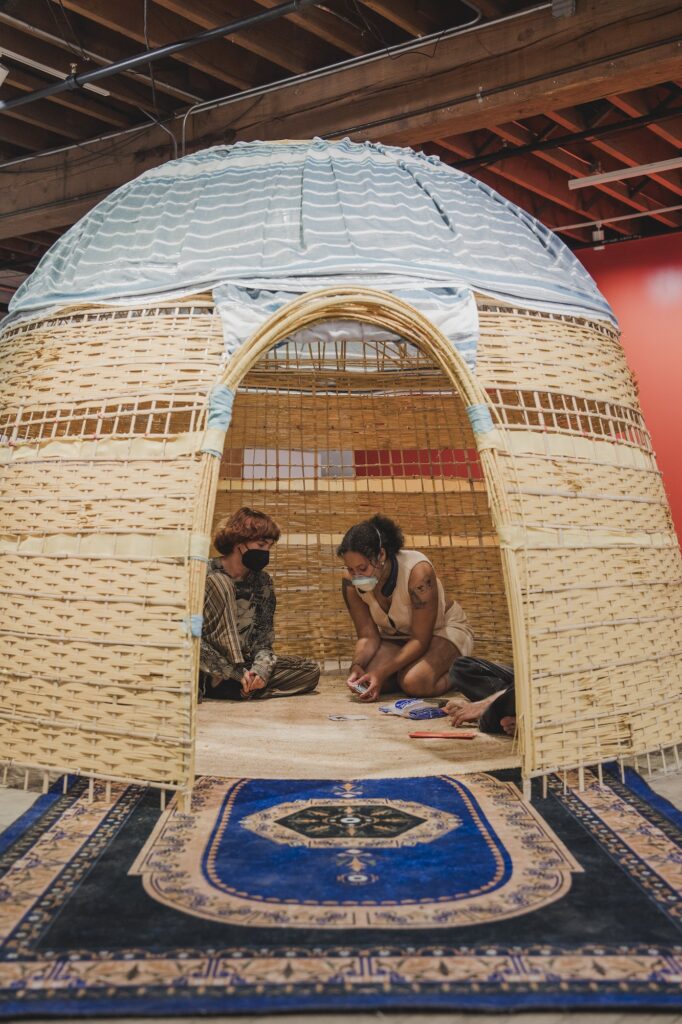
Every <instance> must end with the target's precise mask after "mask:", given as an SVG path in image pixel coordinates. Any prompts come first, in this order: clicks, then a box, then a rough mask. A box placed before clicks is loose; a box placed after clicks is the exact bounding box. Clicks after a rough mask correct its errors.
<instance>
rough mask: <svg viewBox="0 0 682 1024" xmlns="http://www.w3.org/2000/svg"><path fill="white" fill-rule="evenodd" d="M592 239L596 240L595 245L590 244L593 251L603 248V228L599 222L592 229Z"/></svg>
mask: <svg viewBox="0 0 682 1024" xmlns="http://www.w3.org/2000/svg"><path fill="white" fill-rule="evenodd" d="M592 241H593V242H596V245H593V246H592V248H593V249H594V251H595V252H599V250H600V249H603V248H604V229H603V227H602V226H601V224H600V225H599V226H598V227H596V228H595V229H594V230H593V232H592Z"/></svg>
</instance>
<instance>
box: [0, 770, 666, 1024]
mask: <svg viewBox="0 0 682 1024" xmlns="http://www.w3.org/2000/svg"><path fill="white" fill-rule="evenodd" d="M0 871H1V873H2V877H1V879H0V943H1V945H0V989H1V990H2V997H3V998H2V1002H1V1003H0V1007H1V1009H0V1014H1V1015H3V1016H4V1017H10V1018H12V1019H17V1018H20V1017H26V1016H31V1015H32V1016H48V1015H50V1014H54V1015H60V1014H61V1015H71V1016H74V1015H78V1014H83V1015H89V1016H93V1015H102V1016H112V1015H116V1014H121V1015H124V1014H129V1015H150V1016H152V1015H171V1014H199V1013H223V1014H224V1013H244V1012H255V1013H265V1012H271V1011H276V1010H282V1011H285V1010H288V1011H305V1010H350V1009H384V1010H387V1009H420V1008H421V1009H440V1010H465V1009H476V1010H488V1011H510V1010H520V1009H533V1008H537V1009H540V1008H543V1009H564V1008H588V1007H591V1008H599V1009H628V1008H629V1009H634V1008H638V1009H656V1008H667V1009H670V1008H679V1007H680V1006H681V1004H682V998H681V996H680V993H681V991H682V989H681V984H680V983H681V982H682V943H681V942H680V914H681V909H682V908H681V900H680V888H681V886H680V882H681V880H682V856H681V855H680V815H679V814H678V813H677V812H676V811H675V810H674V809H673V808H672V807H671V806H670V805H669V804H667V803H666V801H664V800H662V799H661V798H659V797H657V796H656V795H655V794H653V793H652V792H651V790H649V789H648V787H647V786H646V784H645V783H644V782H643V781H642V780H641V779H640V778H639V776H637V775H636V774H635V773H634V772H628V773H627V775H626V781H625V783H623V782H621V781H620V779H619V778H618V777H617V776H616V775H608V776H607V777H605V784H604V786H603V787H600V786H599V785H598V783H597V780H596V778H594V777H592V776H591V775H589V774H588V777H587V785H586V787H585V789H584V791H583V792H578V790H577V788H570V786H569V788H568V789H567V790H564V787H563V784H562V783H560V782H559V780H558V779H551V780H550V787H549V792H548V795H547V797H546V798H545V799H543V798H542V795H541V792H540V788H539V787H538V791H537V793H535V792H534V795H533V802H532V804H529V803H526V802H525V801H524V800H523V799H522V797H521V795H520V792H519V789H518V788H517V786H516V785H515V776H514V773H512V772H499V773H495V774H478V775H470V776H464V777H462V778H452V777H448V776H440V777H433V778H420V779H388V780H375V781H369V782H353V783H349V782H310V781H306V782H296V781H290V780H289V781H283V780H260V781H253V780H244V779H241V780H227V779H218V778H210V777H205V778H203V779H201V780H200V781H199V783H198V785H197V789H196V793H195V796H194V800H193V804H192V811H191V813H189V814H184V813H181V812H180V811H178V810H177V809H176V808H175V807H174V806H173V805H171V806H170V808H169V809H168V810H167V811H165V812H164V813H161V812H160V810H159V807H158V796H157V794H154V793H151V792H149V791H146V790H144V789H141V788H138V787H134V786H130V787H125V786H119V787H113V788H112V793H111V799H110V800H106V799H105V792H104V787H102V788H101V790H97V791H96V799H95V800H94V801H93V802H91V803H89V802H88V798H87V789H86V787H85V784H84V783H82V782H76V783H74V784H73V785H72V786H71V788H70V790H69V792H68V793H67V795H65V796H63V795H61V793H60V792H57V791H54V792H51V793H49V794H47V795H46V796H44V797H42V798H41V799H40V800H39V801H38V802H37V804H36V805H34V807H32V808H31V810H30V811H29V812H28V813H27V814H25V815H24V816H23V818H21V819H20V820H19V821H18V822H17V823H16V824H15V825H14V826H12V828H10V829H9V830H8V831H7V832H6V833H4V835H3V836H2V837H0Z"/></svg>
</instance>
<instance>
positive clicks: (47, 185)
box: [0, 0, 682, 237]
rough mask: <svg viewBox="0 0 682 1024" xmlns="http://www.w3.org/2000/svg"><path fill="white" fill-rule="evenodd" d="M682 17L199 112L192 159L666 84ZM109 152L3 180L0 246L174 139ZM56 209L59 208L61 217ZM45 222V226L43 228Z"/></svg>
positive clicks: (549, 20)
mask: <svg viewBox="0 0 682 1024" xmlns="http://www.w3.org/2000/svg"><path fill="white" fill-rule="evenodd" d="M678 15H679V4H678V0H582V2H581V3H580V5H579V13H578V14H576V15H575V16H574V17H572V18H565V19H555V18H553V17H552V14H551V11H550V10H549V9H547V8H540V9H538V8H536V9H533V10H531V11H529V12H527V13H524V14H523V15H521V16H519V17H517V18H513V19H507V20H506V21H504V22H502V23H491V24H489V25H482V26H481V27H480V28H477V29H473V30H471V31H469V32H465V33H463V34H461V35H453V36H449V37H445V38H444V39H442V40H441V42H440V44H439V46H438V47H437V48H436V50H435V53H430V54H429V55H428V56H427V55H425V54H423V53H421V52H419V50H415V51H414V52H408V53H404V54H402V56H401V57H400V59H399V60H393V59H391V58H390V56H380V57H377V58H375V59H373V60H372V61H370V62H368V63H366V64H360V65H357V66H352V67H349V68H343V69H341V70H340V71H338V72H336V73H330V74H327V75H324V76H322V77H320V78H314V79H312V80H311V81H309V82H303V83H297V84H296V86H295V87H292V86H288V87H286V88H282V89H275V90H272V91H270V92H267V93H265V94H263V95H262V96H261V97H260V98H259V100H258V102H257V103H254V99H253V97H245V98H244V99H241V98H236V99H235V100H233V101H230V103H229V104H228V105H226V106H222V107H216V108H214V109H212V110H208V111H203V112H200V113H198V114H197V115H196V116H193V117H192V118H190V119H188V121H187V142H188V147H189V148H190V149H192V148H197V147H199V146H205V145H207V144H208V143H209V142H215V141H221V140H224V139H225V138H226V133H227V132H229V134H228V135H227V138H229V139H234V138H237V139H243V140H252V139H274V138H310V137H311V136H313V135H315V134H319V133H326V134H327V135H328V136H329V135H331V134H332V133H333V134H334V135H336V134H339V135H340V134H344V133H345V132H347V131H348V130H349V128H352V127H353V126H355V127H354V128H353V130H352V132H351V134H352V137H353V138H354V139H356V140H361V139H363V138H370V139H372V138H375V139H381V140H382V141H386V142H395V143H406V144H415V143H419V142H423V141H425V140H428V139H432V138H433V136H434V134H438V135H444V136H446V137H447V136H448V135H450V134H453V133H458V132H467V131H472V130H476V129H478V128H481V127H487V126H491V127H492V126H494V125H496V124H500V123H508V122H513V121H517V120H521V119H522V118H524V117H526V116H530V115H531V114H538V113H542V111H543V110H544V109H546V108H547V106H548V105H551V104H554V105H556V106H557V107H562V106H567V105H571V103H572V102H574V101H575V102H585V101H587V100H589V99H594V97H595V96H598V95H603V94H604V93H605V92H607V91H608V92H609V93H613V92H614V91H619V90H621V89H622V90H623V91H627V90H628V89H631V88H632V83H633V82H634V81H635V80H636V81H638V82H640V83H642V84H645V85H647V84H652V83H654V82H656V81H658V82H660V81H669V80H670V79H671V78H675V77H676V76H677V75H678V74H680V73H682V54H681V53H680V46H679V42H678V41H677V36H678V34H679V24H678V22H679V18H678ZM635 44H636V45H635ZM576 54H579V59H578V60H577V59H576ZM427 98H428V101H427ZM559 99H560V100H561V103H559V102H557V101H558V100H559ZM363 125H364V126H363ZM370 125H371V126H370ZM110 148H111V142H110V141H108V142H106V143H96V144H93V146H91V147H89V149H88V154H89V163H88V162H84V161H83V155H82V153H80V152H78V151H73V152H70V153H66V154H64V156H63V160H62V170H61V173H60V179H59V182H53V181H52V179H51V170H50V169H49V168H50V162H51V160H50V158H48V157H44V158H38V159H37V160H34V161H33V162H32V166H31V173H30V174H27V175H26V177H25V179H22V178H21V177H18V178H15V179H12V181H10V182H9V183H5V182H4V181H3V180H2V178H0V187H3V212H2V214H0V237H2V236H3V234H7V233H9V234H11V235H17V234H23V233H24V232H25V231H26V230H29V228H28V227H27V226H26V225H27V223H30V224H31V225H32V229H34V228H35V227H45V226H48V227H49V226H53V225H54V224H56V221H54V220H52V217H53V216H60V217H61V216H63V215H64V208H65V207H66V206H68V204H69V203H70V202H73V204H74V209H78V208H81V209H82V207H83V204H85V202H86V200H87V197H88V196H92V195H94V194H96V193H97V194H102V192H105V191H106V190H110V189H112V188H114V187H116V186H117V185H119V184H121V183H122V182H124V181H127V180H129V179H130V178H132V177H134V176H135V175H136V174H139V173H140V172H141V171H143V170H145V169H146V168H148V167H152V166H155V165H156V164H158V163H160V162H161V161H163V160H165V159H166V157H167V154H168V137H167V136H166V135H165V133H163V132H162V131H161V130H160V129H158V128H156V127H153V126H150V128H149V129H148V130H145V131H144V132H140V133H139V134H136V135H135V137H134V138H133V139H130V138H128V139H126V138H122V139H121V140H120V142H119V144H118V146H117V157H116V160H115V161H111V160H108V161H107V160H102V161H101V162H98V163H97V165H96V169H95V171H94V172H93V169H92V158H93V156H96V154H97V153H98V152H100V151H101V152H102V153H104V152H107V153H108V152H109V151H110ZM41 161H42V163H41ZM43 165H44V166H45V168H46V169H45V173H44V174H40V173H38V172H39V171H40V168H41V166H43ZM567 191H568V190H567V189H566V188H565V181H564V192H565V193H566V192H567ZM53 201H54V203H57V204H59V206H58V207H57V208H55V209H54V210H53V208H52V203H53ZM94 201H95V200H94V199H93V203H94ZM37 210H40V212H41V215H42V217H43V221H42V223H38V224H36V223H35V217H36V211H37ZM75 216H76V214H74V218H75ZM45 218H48V219H47V220H46V219H45ZM62 223H64V221H62Z"/></svg>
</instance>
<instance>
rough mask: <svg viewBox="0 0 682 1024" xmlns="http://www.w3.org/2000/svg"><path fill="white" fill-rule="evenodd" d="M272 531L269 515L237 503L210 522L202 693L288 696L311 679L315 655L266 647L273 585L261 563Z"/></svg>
mask: <svg viewBox="0 0 682 1024" xmlns="http://www.w3.org/2000/svg"><path fill="white" fill-rule="evenodd" d="M279 535H280V529H279V526H278V525H277V523H276V522H275V521H274V519H271V518H270V516H267V515H265V513H264V512H255V511H254V510H253V509H250V508H240V509H239V511H238V512H235V514H234V515H233V516H230V517H229V518H228V519H224V520H223V521H222V522H221V523H219V524H218V528H217V530H216V533H215V537H214V538H213V543H214V545H215V547H216V548H217V550H218V551H219V552H220V557H219V558H213V559H211V562H210V565H209V570H208V574H207V576H206V592H205V597H204V622H203V628H202V633H201V655H200V669H201V671H200V673H199V685H200V694H201V696H203V697H208V698H213V699H218V700H241V699H249V698H256V699H262V698H264V697H291V696H293V695H294V694H301V693H309V692H310V691H311V690H314V689H315V687H316V686H317V683H318V680H319V678H320V668H319V665H317V663H316V662H314V661H310V660H308V659H307V658H293V657H287V656H284V655H277V654H275V652H274V651H273V649H272V648H273V644H274V641H275V630H274V619H275V605H276V601H275V591H274V588H273V585H272V578H271V577H270V576H269V575H268V573H266V572H264V571H263V570H264V569H265V566H266V565H267V564H268V561H269V559H270V548H271V547H272V546H273V545H274V544H276V543H277V541H278V540H279Z"/></svg>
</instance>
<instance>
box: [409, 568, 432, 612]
mask: <svg viewBox="0 0 682 1024" xmlns="http://www.w3.org/2000/svg"><path fill="white" fill-rule="evenodd" d="M409 589H410V602H411V604H412V607H413V608H426V606H427V605H428V604H429V601H430V600H431V599H432V597H433V591H434V587H433V579H432V578H431V577H430V576H427V577H426V579H424V580H422V582H421V583H418V584H417V586H416V587H410V588H409Z"/></svg>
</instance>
